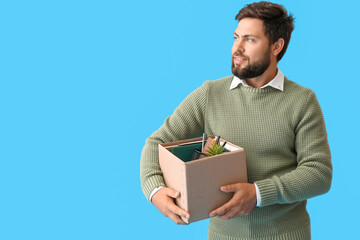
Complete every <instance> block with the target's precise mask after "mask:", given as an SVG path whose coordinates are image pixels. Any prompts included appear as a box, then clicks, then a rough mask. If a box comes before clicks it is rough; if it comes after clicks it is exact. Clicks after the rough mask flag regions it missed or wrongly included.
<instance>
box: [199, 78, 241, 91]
mask: <svg viewBox="0 0 360 240" xmlns="http://www.w3.org/2000/svg"><path fill="white" fill-rule="evenodd" d="M233 78H234V76H233V75H230V76H226V77H222V78H218V79H215V80H207V81H205V83H204V84H209V86H210V87H211V88H213V87H214V88H216V89H221V88H224V89H229V88H230V85H231V82H232V80H233Z"/></svg>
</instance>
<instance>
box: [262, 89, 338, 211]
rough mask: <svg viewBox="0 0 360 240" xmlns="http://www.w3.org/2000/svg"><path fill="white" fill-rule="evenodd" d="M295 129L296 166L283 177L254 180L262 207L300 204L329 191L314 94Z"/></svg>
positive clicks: (327, 152)
mask: <svg viewBox="0 0 360 240" xmlns="http://www.w3.org/2000/svg"><path fill="white" fill-rule="evenodd" d="M301 116H302V117H301V119H300V121H299V123H298V125H297V127H296V128H295V134H296V139H295V150H296V152H297V162H298V166H297V168H296V169H295V170H293V171H291V172H289V173H287V174H284V175H282V176H273V177H271V178H269V179H264V180H260V181H256V184H257V186H258V187H259V191H260V195H261V206H268V205H272V204H276V203H278V204H284V203H292V202H296V201H302V200H305V199H308V198H311V197H315V196H317V195H320V194H324V193H326V192H328V191H329V190H330V186H331V180H332V164H331V155H330V149H329V144H328V140H327V133H326V128H325V122H324V118H323V114H322V111H321V108H320V105H319V102H318V100H317V98H316V96H315V93H314V92H312V91H311V92H310V93H309V95H308V98H307V101H306V103H305V104H304V106H303V109H302V114H301Z"/></svg>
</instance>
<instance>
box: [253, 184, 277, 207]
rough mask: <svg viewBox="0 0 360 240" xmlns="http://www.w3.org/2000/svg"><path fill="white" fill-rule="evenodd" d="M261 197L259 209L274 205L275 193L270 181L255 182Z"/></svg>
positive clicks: (273, 185) (275, 200) (274, 187)
mask: <svg viewBox="0 0 360 240" xmlns="http://www.w3.org/2000/svg"><path fill="white" fill-rule="evenodd" d="M255 183H256V186H257V187H258V188H259V192H260V196H261V204H260V207H265V206H268V205H272V204H275V203H276V202H277V191H276V186H275V184H274V182H273V181H272V180H271V179H265V180H261V181H256V182H255Z"/></svg>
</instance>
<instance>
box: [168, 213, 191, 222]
mask: <svg viewBox="0 0 360 240" xmlns="http://www.w3.org/2000/svg"><path fill="white" fill-rule="evenodd" d="M169 218H170V219H171V220H172V221H173V222H174V223H176V224H179V225H186V224H187V223H186V222H184V221H183V220H182V219H181V217H179V216H178V215H176V214H174V213H172V214H169Z"/></svg>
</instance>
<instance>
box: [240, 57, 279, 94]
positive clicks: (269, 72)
mask: <svg viewBox="0 0 360 240" xmlns="http://www.w3.org/2000/svg"><path fill="white" fill-rule="evenodd" d="M276 74H277V64H276V63H274V62H273V63H271V64H270V66H269V67H268V68H267V69H266V71H265V72H264V73H263V74H262V75H260V76H258V77H255V78H247V79H245V80H246V83H247V84H248V85H249V86H251V87H253V88H261V87H262V86H264V85H266V84H267V83H268V82H270V81H271V80H273V79H274V78H275V76H276Z"/></svg>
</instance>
